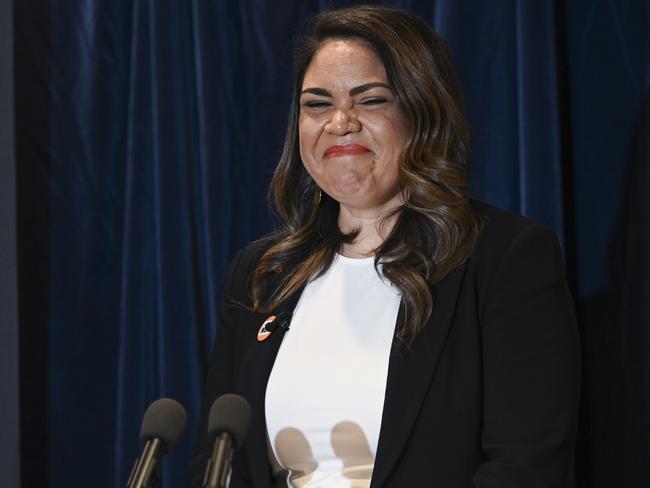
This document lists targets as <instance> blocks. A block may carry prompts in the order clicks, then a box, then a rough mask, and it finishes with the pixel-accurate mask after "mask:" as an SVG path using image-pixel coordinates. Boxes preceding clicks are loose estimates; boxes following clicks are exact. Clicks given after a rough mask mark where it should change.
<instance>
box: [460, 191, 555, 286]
mask: <svg viewBox="0 0 650 488" xmlns="http://www.w3.org/2000/svg"><path fill="white" fill-rule="evenodd" d="M471 206H472V209H473V210H474V213H475V215H476V216H477V218H478V219H479V221H480V223H481V232H480V234H479V237H478V240H477V242H476V246H475V248H474V252H473V253H472V256H471V258H470V265H471V266H475V267H478V268H479V269H481V270H484V271H486V272H487V273H488V274H490V271H494V270H496V268H498V267H500V266H502V265H503V264H504V263H506V264H507V263H508V262H510V263H514V262H516V263H519V264H522V263H523V264H527V265H528V264H532V263H534V262H535V261H537V262H547V263H549V262H553V263H555V264H556V265H557V263H561V261H562V255H561V250H560V245H559V243H558V240H557V237H556V235H555V231H554V230H553V229H551V228H550V227H547V226H545V225H543V224H541V223H539V222H536V221H534V220H532V219H529V218H526V217H522V216H520V215H517V214H515V213H512V212H508V211H506V210H503V209H500V208H497V207H494V206H492V205H489V204H487V203H485V202H481V201H478V200H471ZM535 267H537V266H535Z"/></svg>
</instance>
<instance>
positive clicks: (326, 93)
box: [300, 81, 393, 97]
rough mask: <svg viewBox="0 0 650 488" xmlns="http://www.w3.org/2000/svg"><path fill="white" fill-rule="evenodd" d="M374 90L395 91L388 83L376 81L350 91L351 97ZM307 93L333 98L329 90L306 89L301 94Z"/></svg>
mask: <svg viewBox="0 0 650 488" xmlns="http://www.w3.org/2000/svg"><path fill="white" fill-rule="evenodd" d="M373 88H387V89H388V90H390V91H393V89H392V88H391V87H390V86H389V85H387V84H386V83H381V82H379V81H376V82H373V83H366V84H365V85H359V86H355V87H354V88H352V89H351V90H350V95H351V96H354V95H358V94H359V93H363V92H365V91H368V90H372V89H373ZM305 93H311V94H312V95H319V96H321V97H331V96H332V94H331V93H330V92H329V90H326V89H325V88H305V89H304V90H303V91H302V92H301V93H300V94H301V95H304V94H305Z"/></svg>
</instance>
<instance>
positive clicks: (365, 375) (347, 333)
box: [266, 255, 400, 488]
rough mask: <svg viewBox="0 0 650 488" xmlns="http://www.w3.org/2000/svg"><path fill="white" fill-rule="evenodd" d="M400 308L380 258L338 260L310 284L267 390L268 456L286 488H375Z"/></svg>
mask: <svg viewBox="0 0 650 488" xmlns="http://www.w3.org/2000/svg"><path fill="white" fill-rule="evenodd" d="M399 304H400V295H399V292H398V291H397V289H396V288H394V287H393V286H392V285H391V284H390V283H389V282H388V280H386V279H383V278H380V276H379V275H378V274H377V272H376V270H375V268H374V258H367V259H351V258H346V257H344V256H340V255H337V256H336V258H335V259H334V262H333V263H332V265H331V266H330V268H329V269H328V270H327V272H326V273H325V274H324V275H323V276H321V277H319V278H317V279H316V280H314V281H312V282H310V283H309V284H308V285H307V286H306V287H305V290H304V291H303V293H302V295H301V297H300V300H299V302H298V305H297V306H296V309H295V311H294V314H293V319H292V321H291V326H290V329H289V330H288V331H287V332H286V334H285V336H284V339H283V341H282V344H281V346H280V350H279V352H278V356H277V358H276V360H275V364H274V365H273V370H272V371H271V375H270V377H269V382H268V385H267V388H266V424H267V429H268V436H269V442H270V446H271V448H272V453H269V455H270V456H274V457H275V459H273V458H271V461H272V464H274V465H275V466H276V469H281V468H284V469H287V470H288V471H289V474H288V478H287V483H288V485H289V486H292V487H296V488H303V487H310V488H311V487H314V488H315V487H318V488H326V487H337V488H339V487H340V488H343V487H351V488H361V487H368V486H370V478H371V476H372V469H373V466H374V460H375V455H376V453H377V441H378V439H379V429H380V426H381V416H382V411H383V406H384V395H385V391H386V378H387V376H388V359H389V356H390V348H391V344H392V340H393V335H394V331H395V323H396V321H397V312H398V309H399ZM278 462H279V464H280V465H281V467H280V466H278V465H277V463H278Z"/></svg>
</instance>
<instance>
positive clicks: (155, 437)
mask: <svg viewBox="0 0 650 488" xmlns="http://www.w3.org/2000/svg"><path fill="white" fill-rule="evenodd" d="M186 426H187V413H185V409H184V408H183V406H182V405H181V404H180V403H178V402H177V401H176V400H172V399H171V398H160V399H158V400H156V401H155V402H153V403H152V404H151V405H149V406H148V407H147V410H146V411H145V412H144V417H143V419H142V426H141V427H140V444H144V449H143V451H142V456H140V457H139V458H138V459H136V461H135V465H134V466H133V469H131V474H130V476H129V480H128V481H127V482H126V486H127V487H128V488H150V487H152V486H155V484H156V481H158V480H157V478H158V476H157V473H158V461H159V460H160V458H162V457H163V455H165V454H167V453H168V452H170V451H171V450H172V449H173V448H174V447H175V446H176V444H177V443H178V441H179V440H180V438H181V436H182V435H183V432H185V427H186Z"/></svg>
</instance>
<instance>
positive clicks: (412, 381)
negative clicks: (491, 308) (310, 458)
mask: <svg viewBox="0 0 650 488" xmlns="http://www.w3.org/2000/svg"><path fill="white" fill-rule="evenodd" d="M464 269H465V267H464V266H463V267H460V268H458V269H456V270H455V271H454V272H452V273H451V274H450V275H448V276H447V277H446V278H445V279H444V280H442V281H441V282H440V283H439V284H437V285H436V286H435V287H434V307H433V311H432V314H431V317H430V318H429V320H428V322H427V324H426V326H425V327H424V328H423V329H422V330H421V331H420V332H419V334H418V335H417V336H416V338H415V340H414V342H413V344H412V346H411V347H409V346H407V345H406V344H403V343H400V342H398V341H394V342H393V346H392V348H391V353H390V360H389V365H388V379H387V383H386V397H385V400H384V410H383V414H382V421H381V430H380V433H379V444H378V446H377V457H376V459H375V466H374V469H373V473H372V481H371V486H372V487H373V488H376V487H380V486H382V485H383V484H384V483H385V482H386V480H387V478H388V476H389V475H390V472H391V470H392V468H393V466H394V465H395V463H396V462H397V460H398V458H399V455H400V453H401V452H402V450H403V448H404V446H405V445H406V442H407V440H408V438H409V437H410V435H411V429H412V428H413V424H414V423H415V420H416V419H417V417H418V415H419V413H420V407H421V405H422V403H423V400H424V397H425V395H426V393H427V391H428V389H429V385H430V384H431V381H432V380H433V377H434V376H435V373H436V370H437V367H438V361H439V358H440V354H441V352H442V350H443V347H444V344H445V342H446V339H447V336H448V334H449V330H450V326H451V323H452V321H453V317H454V314H455V310H456V301H457V297H458V290H459V288H460V286H461V285H462V281H463V278H464ZM402 317H403V314H402V310H401V309H400V314H399V316H398V324H399V323H400V321H401V320H402Z"/></svg>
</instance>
